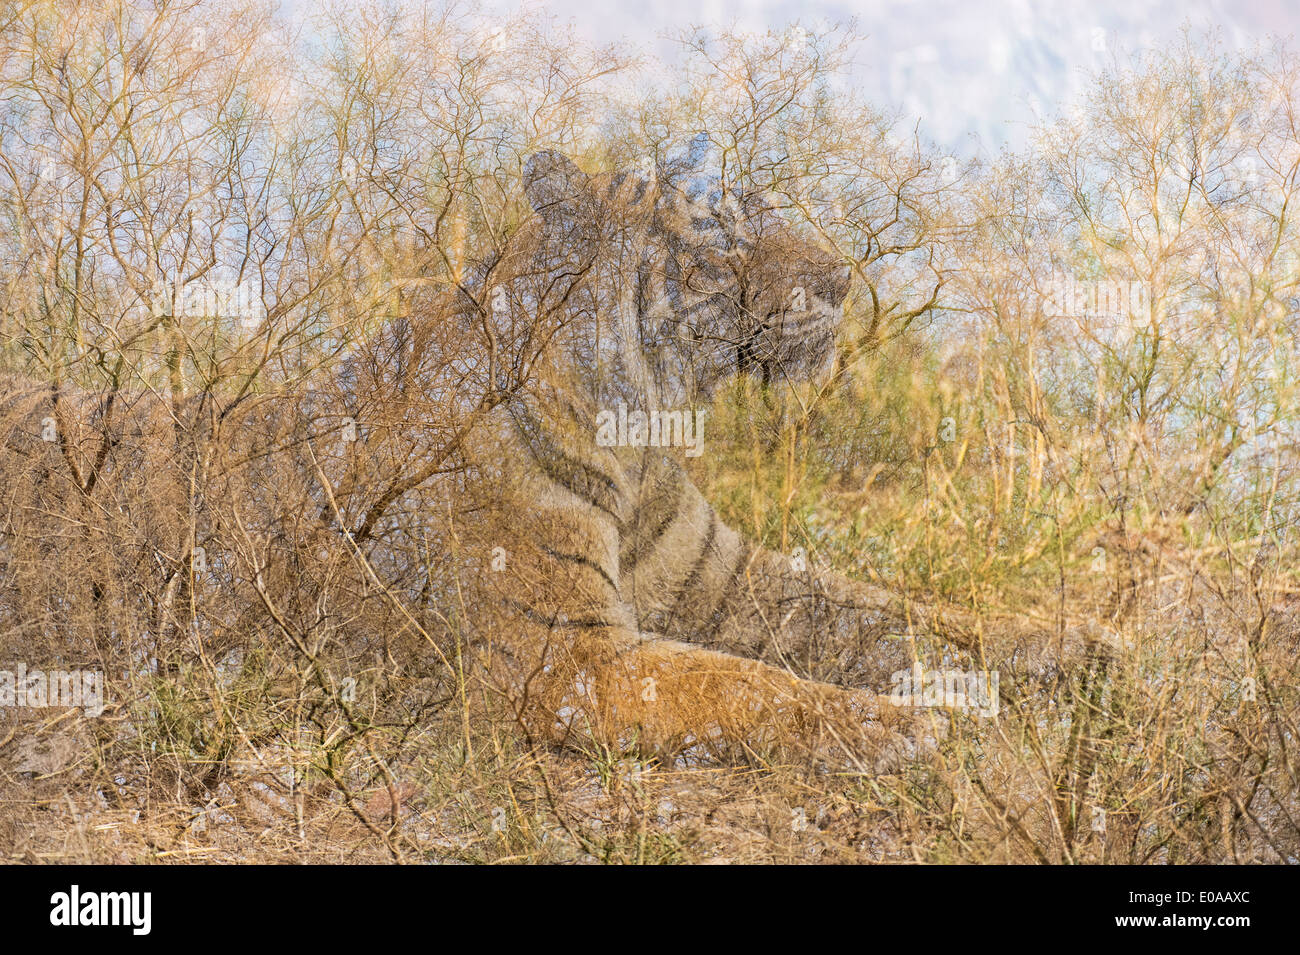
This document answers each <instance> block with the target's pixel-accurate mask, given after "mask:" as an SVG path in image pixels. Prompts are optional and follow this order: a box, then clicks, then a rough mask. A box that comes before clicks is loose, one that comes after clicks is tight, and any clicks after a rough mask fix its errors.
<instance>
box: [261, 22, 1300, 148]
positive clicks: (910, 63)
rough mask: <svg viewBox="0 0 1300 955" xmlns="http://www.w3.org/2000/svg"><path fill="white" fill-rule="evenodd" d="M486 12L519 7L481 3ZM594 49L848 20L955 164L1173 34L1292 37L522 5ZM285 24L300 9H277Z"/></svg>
mask: <svg viewBox="0 0 1300 955" xmlns="http://www.w3.org/2000/svg"><path fill="white" fill-rule="evenodd" d="M482 5H483V7H484V8H485V10H486V11H488V12H489V13H490V12H494V11H495V12H499V13H505V12H507V11H511V10H514V9H517V8H518V7H519V6H521V4H520V3H519V2H518V0H483V4H482ZM522 5H523V6H526V7H528V8H530V9H534V10H542V11H545V12H547V13H550V14H552V15H554V16H555V17H556V18H558V19H559V20H561V21H562V22H565V23H571V24H572V25H573V27H574V28H575V29H576V31H577V32H578V33H579V34H581V35H583V36H585V37H587V38H588V39H589V40H590V41H592V42H594V43H599V44H604V43H611V42H621V43H624V44H626V45H628V46H630V47H633V48H636V49H640V50H642V51H645V52H648V53H651V54H657V55H660V56H670V55H671V50H672V47H671V45H670V44H668V43H667V42H665V41H664V40H663V39H662V36H663V34H665V33H666V32H672V31H675V30H679V29H681V28H684V27H687V26H690V25H705V26H707V25H718V24H725V25H734V26H736V27H739V28H741V29H751V30H756V31H763V30H766V29H768V28H776V29H782V28H784V27H786V26H787V25H789V24H791V23H793V22H795V21H798V22H799V23H800V24H801V25H802V26H803V27H804V28H805V29H809V30H816V29H818V27H819V26H821V25H823V24H827V23H837V22H839V23H844V22H848V21H850V20H856V21H857V25H858V28H859V30H860V31H861V32H863V33H864V34H866V36H867V38H868V39H867V42H866V43H864V44H863V46H862V48H861V50H860V53H859V56H858V60H857V63H856V66H855V69H854V71H853V74H852V76H851V82H853V83H855V84H856V85H858V86H860V87H861V88H862V89H863V90H864V91H865V93H866V94H867V96H868V97H869V98H870V99H871V100H872V101H873V102H876V103H879V104H881V105H888V106H892V107H895V108H898V109H901V110H903V111H904V113H905V114H906V115H908V116H911V117H915V118H916V119H918V120H919V121H920V122H921V124H922V130H923V132H925V133H926V134H927V135H928V136H929V137H930V138H931V139H933V140H935V141H936V142H938V143H939V144H940V145H942V146H944V147H946V148H948V149H951V150H953V151H955V152H957V153H959V154H963V155H970V154H976V153H988V152H991V151H996V150H997V149H998V148H999V147H1000V146H1002V145H1004V144H1008V145H1012V146H1016V145H1019V144H1021V143H1023V142H1024V139H1025V135H1026V131H1027V129H1028V127H1029V124H1030V123H1031V122H1032V120H1033V118H1034V116H1035V115H1036V114H1037V115H1045V116H1051V115H1054V114H1057V113H1058V112H1060V111H1063V110H1064V108H1065V106H1066V105H1067V104H1068V103H1069V101H1070V100H1071V99H1072V97H1073V96H1074V95H1075V94H1076V93H1077V91H1078V90H1079V88H1080V87H1081V86H1082V85H1083V84H1084V83H1085V82H1086V81H1087V75H1088V73H1089V71H1091V70H1094V69H1096V68H1098V67H1100V66H1104V65H1106V64H1107V63H1109V62H1110V61H1111V58H1112V57H1114V56H1116V55H1120V56H1123V55H1124V54H1125V52H1133V51H1140V50H1141V49H1143V48H1144V47H1150V46H1153V45H1162V44H1165V43H1168V42H1170V41H1171V40H1174V39H1176V38H1177V37H1178V35H1179V33H1180V32H1181V30H1182V28H1183V27H1184V25H1189V26H1191V27H1192V29H1193V30H1194V31H1202V30H1205V29H1207V28H1212V29H1215V30H1217V31H1218V32H1219V35H1220V37H1221V39H1222V41H1223V42H1224V43H1225V44H1226V45H1227V46H1229V47H1245V46H1249V45H1251V44H1254V43H1257V42H1263V41H1265V40H1266V39H1267V38H1269V37H1270V36H1273V37H1280V38H1287V39H1291V38H1294V37H1295V36H1297V35H1300V3H1296V2H1295V0H1290V2H1287V0H1252V2H1247V3H1229V2H1223V0H1092V2H1059V0H1058V2H1052V0H1044V2H1032V0H858V2H844V0H800V2H792V0H641V2H621V0H525V2H524V3H523V4H522ZM286 7H287V8H288V9H290V10H292V11H294V12H304V11H309V10H311V9H312V7H313V4H312V2H311V0H289V2H287V3H286Z"/></svg>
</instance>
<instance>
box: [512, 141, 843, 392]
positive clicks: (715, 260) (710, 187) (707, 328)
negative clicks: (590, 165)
mask: <svg viewBox="0 0 1300 955" xmlns="http://www.w3.org/2000/svg"><path fill="white" fill-rule="evenodd" d="M699 143H700V140H699V139H698V138H697V140H696V141H695V143H693V144H692V148H691V149H690V150H688V151H687V152H686V154H685V155H684V156H681V157H679V158H675V159H670V160H669V161H667V162H663V163H660V164H659V165H658V166H657V167H656V168H655V170H654V172H653V173H651V172H649V171H648V170H642V171H637V172H625V173H621V174H616V175H613V176H605V177H598V178H589V177H587V176H586V175H585V174H583V173H582V172H581V171H580V170H578V168H577V167H576V166H575V165H574V164H573V163H572V162H571V161H570V160H569V159H568V158H567V157H565V156H563V155H561V154H559V153H555V152H544V153H538V154H536V155H534V156H533V157H532V158H531V159H530V160H529V162H528V164H527V166H526V168H525V174H524V181H525V188H526V191H527V193H528V195H529V198H530V199H531V201H532V204H533V207H534V209H535V210H536V211H537V213H538V214H539V216H540V217H541V218H542V220H543V223H544V227H543V228H544V231H545V232H546V233H547V235H548V239H547V240H545V241H546V242H547V244H550V243H553V242H558V243H567V244H569V246H572V244H573V243H574V242H575V240H578V239H580V240H581V242H585V243H587V244H591V242H592V240H593V238H595V240H596V241H597V242H599V243H601V244H603V245H604V247H605V249H606V251H607V253H608V258H609V261H610V262H612V263H613V269H612V272H613V280H614V282H615V284H617V285H618V287H619V288H620V290H621V293H622V294H621V296H620V309H621V314H622V315H623V316H624V317H625V319H627V322H628V323H627V325H626V327H625V328H624V329H623V338H624V340H623V341H622V342H621V350H623V351H625V352H626V351H628V350H631V351H634V352H636V357H637V359H639V361H640V363H641V367H640V369H639V372H640V374H638V375H635V376H634V377H637V378H639V379H643V381H642V384H643V385H644V386H645V387H644V388H643V389H640V390H648V391H651V392H653V393H654V396H655V398H656V399H657V400H660V401H680V402H687V401H691V400H693V399H695V398H697V397H703V398H707V397H708V396H710V395H711V394H712V393H713V392H714V390H715V389H716V388H717V386H718V385H719V384H720V383H722V382H723V381H725V380H727V379H729V378H732V377H734V376H735V375H737V374H755V375H757V376H758V377H760V378H761V379H762V381H763V382H764V383H768V382H774V381H780V380H786V381H806V380H816V379H819V378H821V377H824V376H825V375H826V374H827V373H828V372H829V371H830V369H831V367H832V365H833V363H834V357H835V341H836V335H837V332H838V330H839V328H840V326H841V325H842V323H843V320H844V300H845V298H846V296H847V295H848V292H849V288H850V284H851V272H850V269H849V267H848V266H847V264H846V263H845V262H844V261H843V259H842V258H840V257H838V256H836V255H835V254H833V253H831V252H829V251H828V250H826V249H824V248H822V247H820V246H818V245H816V244H815V243H813V242H811V241H809V240H808V239H807V238H806V237H804V236H803V235H801V234H799V232H798V231H797V230H796V229H795V228H794V227H793V226H791V224H790V223H789V222H788V220H787V218H786V217H785V216H783V215H782V214H781V212H780V211H779V209H777V208H776V206H775V204H774V203H773V202H772V201H770V200H769V199H767V198H766V197H763V196H759V195H756V194H748V195H747V194H745V193H744V192H742V191H740V190H738V189H735V188H723V186H722V180H721V177H720V175H719V174H718V173H717V170H716V169H711V168H710V164H709V162H708V159H707V152H706V151H705V150H703V149H701V148H699V146H698V144H699ZM564 257H565V258H567V257H568V256H567V255H566V256H564ZM633 318H634V320H633ZM628 346H632V347H631V349H629V348H628ZM637 370H638V369H633V371H637Z"/></svg>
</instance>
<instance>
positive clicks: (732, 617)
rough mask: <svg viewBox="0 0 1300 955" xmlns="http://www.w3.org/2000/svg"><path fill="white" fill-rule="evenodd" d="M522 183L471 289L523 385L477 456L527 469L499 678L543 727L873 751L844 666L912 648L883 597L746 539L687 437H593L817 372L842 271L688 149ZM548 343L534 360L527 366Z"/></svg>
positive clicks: (516, 509)
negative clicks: (610, 425)
mask: <svg viewBox="0 0 1300 955" xmlns="http://www.w3.org/2000/svg"><path fill="white" fill-rule="evenodd" d="M525 184H526V188H527V192H528V195H529V198H530V200H531V201H532V203H533V206H534V209H535V212H536V216H535V219H534V221H533V222H532V223H530V225H529V226H528V227H527V228H526V229H525V230H524V231H523V232H522V233H521V235H520V236H519V237H517V239H516V242H515V243H514V245H513V246H512V247H511V248H509V249H508V250H507V251H506V253H504V254H503V255H502V256H500V257H499V258H498V259H496V260H494V262H492V263H490V264H489V265H486V266H484V268H483V269H482V270H481V271H480V273H479V275H478V276H476V278H475V281H474V282H473V283H472V284H471V286H470V290H471V291H470V292H467V298H468V299H472V300H473V301H474V303H475V305H476V306H477V309H478V310H477V312H475V313H474V314H475V319H476V320H477V321H481V322H487V323H490V327H491V328H492V330H493V333H494V334H493V338H494V341H495V343H496V345H497V346H498V347H500V346H502V345H504V344H506V343H509V345H511V346H513V347H514V348H515V349H516V351H515V352H514V353H513V355H512V357H511V359H510V360H503V359H504V358H505V356H506V355H510V354H511V352H510V349H509V348H501V349H500V350H499V351H498V353H497V357H496V361H497V362H498V371H497V375H498V381H497V384H498V387H499V388H500V389H501V391H502V393H503V395H508V397H506V398H503V401H502V403H501V404H500V405H499V406H498V408H497V409H496V410H495V412H494V416H493V425H492V427H491V429H490V431H489V432H488V433H489V434H490V437H488V438H486V439H484V440H482V441H481V442H480V445H479V454H480V455H482V456H484V457H485V458H487V459H488V460H490V461H497V462H503V463H504V462H509V463H510V464H511V465H514V467H512V468H511V471H512V475H513V476H512V479H511V480H512V482H513V483H512V485H511V487H512V489H511V490H510V491H509V492H508V493H507V495H506V507H505V508H504V510H505V511H507V512H508V513H509V515H510V523H509V531H508V534H509V539H508V540H507V541H506V549H507V550H508V551H510V553H511V554H512V556H513V557H514V558H515V561H514V567H513V572H512V573H511V574H510V575H506V577H504V578H503V580H502V581H501V585H500V591H499V592H498V593H497V595H496V596H497V599H499V600H500V601H501V602H502V605H503V606H505V607H507V608H508V609H509V610H510V611H511V612H512V613H514V614H515V615H516V616H517V619H518V620H519V621H520V623H519V625H518V629H519V633H518V634H515V635H512V636H511V638H510V639H509V640H507V641H506V642H508V643H509V644H510V645H511V647H512V651H513V659H514V660H515V667H514V669H513V671H510V672H508V673H506V674H504V675H503V676H502V684H503V686H511V685H513V686H514V689H513V690H511V691H510V692H511V693H512V694H513V698H514V699H516V700H517V701H518V702H519V704H520V712H521V715H524V716H525V717H526V718H527V719H528V720H529V722H530V725H532V726H534V727H536V728H538V729H539V730H541V731H543V732H544V734H550V733H551V732H558V733H559V734H560V735H561V736H573V735H576V736H579V737H582V738H590V737H592V736H596V737H601V738H604V739H605V740H606V741H609V740H615V741H618V742H620V743H621V744H626V743H627V742H629V741H630V740H633V739H636V740H638V741H639V742H640V743H641V744H642V745H644V744H646V743H647V741H648V742H650V743H651V744H652V745H653V747H654V748H656V749H659V750H663V749H665V748H666V749H669V750H672V751H682V750H687V751H690V750H692V749H695V748H699V747H701V746H705V747H706V748H713V744H718V745H719V746H721V748H726V746H724V745H722V744H723V742H724V741H725V742H726V743H727V744H728V745H739V746H740V747H741V748H742V749H752V748H753V747H755V746H770V745H776V744H778V743H781V742H789V741H791V740H794V739H805V740H806V739H807V738H808V737H809V736H810V735H811V736H815V737H818V738H820V739H822V742H823V743H825V741H826V739H827V738H830V737H834V738H836V739H837V740H838V741H839V744H838V745H840V747H841V748H848V749H851V750H854V751H855V752H857V753H858V754H859V755H861V753H862V751H863V750H864V748H865V749H868V750H869V749H872V748H873V747H874V748H877V749H878V748H879V746H880V744H881V741H882V739H884V738H885V735H884V733H885V731H884V730H883V729H882V728H881V726H880V725H879V721H881V720H882V719H885V718H886V717H887V716H888V715H891V714H886V713H884V712H882V710H881V708H880V707H879V706H878V705H877V702H878V700H877V698H876V697H875V695H874V694H873V693H871V692H867V693H855V692H851V691H846V690H844V689H841V688H840V687H838V686H836V685H835V684H841V685H845V686H858V687H866V688H880V687H883V686H884V685H886V684H887V681H888V674H889V673H890V672H891V671H893V670H897V669H901V668H902V667H903V666H905V665H907V662H908V652H907V648H906V647H905V646H904V645H903V644H902V643H901V642H900V641H897V640H887V639H884V638H885V634H886V633H887V632H888V630H889V629H890V626H891V625H892V624H895V623H896V621H895V620H894V619H893V618H892V617H891V616H890V615H889V614H887V613H886V608H887V607H888V604H889V601H888V600H887V599H886V598H885V596H884V595H883V594H881V593H879V592H872V591H870V590H869V589H868V588H864V587H862V586H860V585H855V584H852V583H850V582H848V581H846V580H844V579H843V578H838V577H833V576H829V575H818V574H814V573H812V572H810V571H808V570H802V571H799V570H796V569H795V567H794V566H793V565H792V563H791V561H790V559H789V558H787V557H786V556H784V555H781V554H778V553H774V552H771V551H768V550H766V549H763V548H761V547H757V546H755V545H753V544H751V543H749V542H747V541H746V540H745V539H744V538H743V537H742V536H741V535H740V534H738V533H737V532H735V531H734V530H732V529H731V528H729V527H727V526H726V525H725V524H724V523H723V522H722V521H721V520H720V519H719V517H718V515H717V514H716V512H715V511H714V510H713V508H712V507H711V506H710V505H709V504H708V502H707V501H706V500H705V499H704V497H703V495H701V493H700V492H699V490H698V489H697V488H696V487H695V486H694V484H693V483H692V482H691V480H690V479H689V477H688V476H687V473H686V471H685V470H684V468H683V466H682V460H681V458H682V455H683V452H682V450H681V449H680V448H671V447H652V446H646V447H638V446H608V447H607V446H602V445H601V444H600V443H598V442H597V439H596V435H597V432H598V429H599V426H598V420H599V415H600V414H601V412H602V411H603V412H607V413H610V412H612V410H613V409H615V408H620V409H623V408H626V409H629V414H630V413H632V412H635V411H643V412H649V411H653V410H656V409H676V410H679V411H682V412H683V413H690V412H691V411H693V410H698V409H699V408H700V407H701V406H702V405H703V403H704V401H705V400H706V399H707V398H708V396H709V395H710V394H711V393H712V392H713V391H714V389H715V388H716V387H717V386H718V385H719V384H720V383H721V382H723V381H725V380H726V379H727V378H728V377H731V376H734V375H736V374H738V373H754V374H758V375H760V376H761V377H762V378H763V379H764V380H768V381H771V380H779V379H790V380H801V379H808V378H813V377H816V376H819V375H821V374H824V373H825V372H826V370H827V369H828V366H829V365H830V363H831V362H832V360H833V351H834V341H835V332H836V329H837V327H838V325H839V323H840V321H841V320H842V304H843V301H844V299H845V296H846V295H847V293H848V290H849V276H848V271H847V269H845V268H844V266H843V265H842V264H841V263H840V262H837V261H836V260H835V259H834V257H833V256H831V255H829V254H828V253H826V252H825V251H823V250H822V249H821V248H819V247H817V246H815V245H813V244H811V243H809V242H807V241H805V240H803V239H802V238H801V237H799V236H798V235H797V234H796V233H795V232H794V230H792V229H791V228H790V227H789V226H788V225H786V224H785V223H784V222H783V221H782V219H781V218H780V217H778V216H777V215H776V214H775V213H774V212H772V211H771V210H770V209H769V208H767V207H766V206H765V205H763V204H761V203H758V202H754V201H751V200H748V199H746V198H745V197H743V196H737V195H735V194H733V193H730V192H724V191H723V190H721V189H719V188H717V187H716V185H715V184H714V183H713V182H712V181H711V180H710V179H709V178H708V176H707V175H706V174H704V173H702V171H701V170H700V169H699V168H698V167H697V166H696V165H695V164H694V163H693V162H691V160H690V158H688V159H687V160H684V161H682V162H679V163H677V164H671V163H670V164H667V165H664V166H661V167H660V168H659V169H658V171H657V175H655V176H653V177H650V176H636V175H616V176H607V177H599V178H589V177H587V176H586V175H584V174H583V173H582V172H581V171H580V170H578V169H577V167H576V166H575V165H574V164H573V163H572V162H570V161H569V160H568V159H567V158H565V157H563V156H561V155H559V154H556V153H543V154H539V155H537V156H534V157H533V158H532V160H530V162H529V164H528V167H527V169H526V173H525ZM502 289H504V291H501V290H502ZM494 302H495V305H496V306H497V307H495V308H494V307H493V303H494ZM538 338H544V339H546V340H548V341H549V342H550V345H549V346H548V348H547V350H546V352H545V354H544V356H543V357H542V358H541V359H539V360H538V361H537V362H536V364H535V365H532V366H530V367H532V368H533V369H534V370H535V372H536V374H535V378H534V379H531V380H529V381H520V380H514V381H512V380H511V379H510V378H509V375H508V374H507V369H509V368H516V367H522V366H524V365H525V364H527V363H526V362H523V361H521V360H520V352H521V351H525V350H526V349H527V348H528V347H532V346H533V345H534V343H535V342H536V340H537V339H538ZM706 422H707V419H706ZM705 434H706V436H707V431H706V432H705ZM705 440H706V441H707V437H706V438H705ZM521 673H526V674H531V675H532V676H533V677H534V679H533V681H532V682H530V683H528V685H527V686H526V687H525V688H523V689H520V688H519V684H518V681H519V680H520V679H521ZM539 675H540V676H539ZM828 734H829V735H828ZM846 734H847V735H848V736H852V737H854V738H855V739H857V741H858V743H859V744H860V745H858V746H851V745H849V744H848V743H846V742H845V741H844V737H845V735H846Z"/></svg>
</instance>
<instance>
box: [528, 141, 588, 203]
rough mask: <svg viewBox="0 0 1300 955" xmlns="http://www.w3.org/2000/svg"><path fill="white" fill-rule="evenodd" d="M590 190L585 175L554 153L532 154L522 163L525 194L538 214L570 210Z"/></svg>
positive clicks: (547, 150)
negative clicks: (552, 210) (551, 210)
mask: <svg viewBox="0 0 1300 955" xmlns="http://www.w3.org/2000/svg"><path fill="white" fill-rule="evenodd" d="M590 187H591V183H590V180H589V179H588V177H587V174H586V173H585V172H583V171H582V170H581V169H579V168H578V167H577V166H575V165H574V164H573V161H572V160H571V159H569V157H568V156H566V155H564V154H563V153H560V152H556V151H555V150H553V149H546V150H543V151H542V152H538V153H533V154H532V155H531V156H529V157H528V161H527V162H526V163H524V194H525V195H527V196H528V201H529V202H531V203H532V205H533V209H534V210H536V211H537V212H545V211H547V210H550V209H556V208H569V207H572V206H573V204H575V203H577V202H579V201H581V199H582V198H583V197H584V196H586V195H587V194H588V192H589V191H590Z"/></svg>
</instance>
